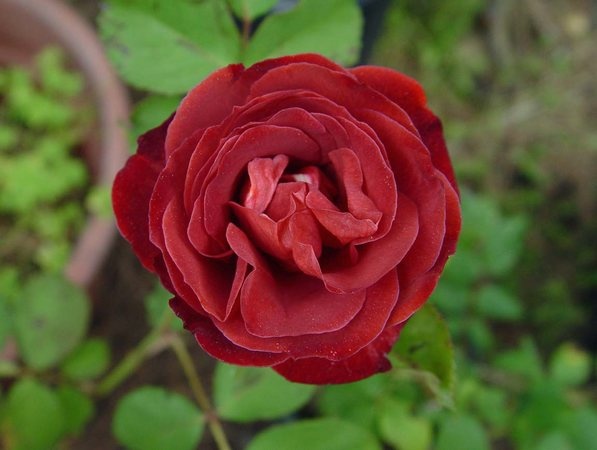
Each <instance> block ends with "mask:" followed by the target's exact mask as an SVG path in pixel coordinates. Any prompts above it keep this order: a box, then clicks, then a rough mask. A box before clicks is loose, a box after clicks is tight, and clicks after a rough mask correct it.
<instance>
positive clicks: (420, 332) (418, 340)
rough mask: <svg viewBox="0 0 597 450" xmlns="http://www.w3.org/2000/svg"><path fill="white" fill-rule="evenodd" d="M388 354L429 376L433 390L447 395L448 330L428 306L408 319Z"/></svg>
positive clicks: (450, 380)
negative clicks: (442, 390)
mask: <svg viewBox="0 0 597 450" xmlns="http://www.w3.org/2000/svg"><path fill="white" fill-rule="evenodd" d="M392 354H393V355H395V356H397V357H398V359H399V360H400V361H402V362H403V363H406V366H407V367H412V368H415V369H417V370H423V371H426V372H429V373H430V374H433V375H434V376H435V377H436V378H437V383H438V385H439V386H438V388H437V389H440V388H441V389H444V390H446V391H447V392H448V395H449V391H450V390H451V389H452V387H453V385H454V351H453V349H452V341H451V339H450V332H449V331H448V327H447V326H446V323H445V322H444V321H443V319H442V318H441V316H440V315H439V313H438V312H437V310H436V309H435V308H433V307H432V306H431V305H426V306H424V307H423V308H421V309H420V310H419V311H417V312H416V313H415V314H414V315H413V316H412V317H411V318H410V319H409V320H408V323H407V324H406V326H405V327H404V329H403V330H402V332H401V333H400V338H399V339H398V342H397V344H396V345H395V346H394V348H393V350H392Z"/></svg>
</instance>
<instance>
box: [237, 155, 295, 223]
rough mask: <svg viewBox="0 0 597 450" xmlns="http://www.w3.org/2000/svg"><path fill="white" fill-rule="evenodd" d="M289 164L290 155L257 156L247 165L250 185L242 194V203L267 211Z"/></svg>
mask: <svg viewBox="0 0 597 450" xmlns="http://www.w3.org/2000/svg"><path fill="white" fill-rule="evenodd" d="M287 165H288V156H286V155H276V156H275V157H274V158H273V159H272V158H256V159H254V160H253V161H251V162H249V164H248V165H247V172H248V174H249V185H248V189H247V190H246V192H243V193H242V194H241V199H242V203H243V204H244V205H245V206H246V207H248V208H251V209H253V210H255V211H256V212H258V213H261V212H263V211H265V209H266V208H267V206H268V205H269V202H270V201H271V199H272V197H273V196H274V192H275V191H276V187H277V185H278V180H279V179H280V177H281V176H282V173H284V169H286V166H287Z"/></svg>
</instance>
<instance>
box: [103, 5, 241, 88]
mask: <svg viewBox="0 0 597 450" xmlns="http://www.w3.org/2000/svg"><path fill="white" fill-rule="evenodd" d="M99 23H100V29H101V34H102V37H103V39H104V42H105V45H106V47H107V52H108V56H109V57H110V59H111V61H112V63H113V64H114V65H115V67H116V69H117V70H118V72H119V73H120V74H121V75H122V76H123V77H124V79H125V80H126V81H128V82H129V83H130V84H132V85H134V86H136V87H138V88H142V89H147V90H149V91H154V92H159V93H162V94H181V93H184V92H186V91H188V90H189V89H190V88H192V87H193V86H195V85H196V84H198V83H199V82H200V81H201V80H202V79H203V78H205V77H206V76H207V75H209V74H210V73H211V72H213V71H215V70H216V69H219V68H220V67H222V66H226V65H228V64H231V63H234V62H238V59H239V49H240V37H239V35H238V30H237V28H236V26H235V25H234V22H233V20H232V18H231V16H230V15H229V14H228V11H227V10H226V6H225V4H224V2H222V1H220V0H204V1H203V2H200V3H199V2H193V1H190V0H170V1H168V2H160V1H154V0H135V1H126V0H112V1H111V2H110V3H109V4H108V6H107V7H106V8H105V10H104V11H103V12H102V14H101V15H100V22H99Z"/></svg>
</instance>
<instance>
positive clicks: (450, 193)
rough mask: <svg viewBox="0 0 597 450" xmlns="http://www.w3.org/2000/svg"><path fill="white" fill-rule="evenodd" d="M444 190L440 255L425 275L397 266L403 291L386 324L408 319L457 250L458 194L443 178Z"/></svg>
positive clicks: (458, 228) (429, 292) (458, 227)
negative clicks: (444, 228)
mask: <svg viewBox="0 0 597 450" xmlns="http://www.w3.org/2000/svg"><path fill="white" fill-rule="evenodd" d="M442 179H443V181H444V185H445V188H446V191H445V192H446V233H445V236H444V240H443V243H442V249H441V252H440V254H439V256H438V258H437V261H436V262H435V265H434V266H433V268H432V269H431V270H430V271H428V272H427V273H424V274H414V273H413V272H412V271H410V270H408V267H406V266H405V267H402V266H401V267H399V272H400V282H401V283H402V285H403V287H404V290H403V291H402V292H401V294H400V298H399V300H398V303H397V305H396V309H395V310H394V311H393V312H392V316H391V317H390V320H389V322H390V323H391V324H396V323H400V322H403V321H405V320H407V319H408V318H409V317H410V316H411V315H412V314H413V313H414V312H415V311H417V310H418V309H419V308H420V307H421V306H422V305H423V304H424V303H425V301H426V300H427V298H428V297H429V296H430V295H431V293H432V292H433V289H434V288H435V286H436V285H437V282H438V280H439V277H440V275H441V273H442V271H443V269H444V266H445V264H446V261H447V260H448V257H449V256H450V255H451V254H453V253H454V251H455V250H456V241H457V240H458V234H459V233H460V225H461V216H460V200H459V198H458V194H457V193H456V191H455V190H454V189H452V186H451V184H450V182H449V181H448V179H447V178H446V177H442Z"/></svg>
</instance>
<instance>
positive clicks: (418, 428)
mask: <svg viewBox="0 0 597 450" xmlns="http://www.w3.org/2000/svg"><path fill="white" fill-rule="evenodd" d="M382 408H383V409H382V411H381V412H380V414H379V424H378V425H379V433H380V435H381V437H382V439H383V440H384V441H385V442H387V443H389V444H390V445H392V446H393V447H394V448H397V449H403V450H426V449H428V448H429V446H430V445H431V442H432V439H433V429H432V424H431V421H430V420H428V419H427V418H426V417H422V416H417V415H415V414H413V412H412V411H411V410H410V409H411V408H410V406H409V405H408V404H405V403H403V402H401V401H398V400H388V401H386V402H384V403H382Z"/></svg>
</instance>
